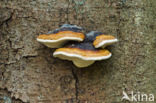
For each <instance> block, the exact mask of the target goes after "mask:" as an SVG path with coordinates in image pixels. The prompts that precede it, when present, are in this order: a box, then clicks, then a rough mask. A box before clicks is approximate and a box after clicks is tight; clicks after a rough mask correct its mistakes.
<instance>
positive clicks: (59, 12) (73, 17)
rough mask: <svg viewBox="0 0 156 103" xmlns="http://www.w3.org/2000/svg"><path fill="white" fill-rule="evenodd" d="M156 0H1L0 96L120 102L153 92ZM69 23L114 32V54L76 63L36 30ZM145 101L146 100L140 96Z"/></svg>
mask: <svg viewBox="0 0 156 103" xmlns="http://www.w3.org/2000/svg"><path fill="white" fill-rule="evenodd" d="M155 11H156V0H36V1H33V0H1V1H0V102H2V103H3V102H5V103H6V102H8V103H12V102H13V103H23V102H26V103H125V102H126V101H125V100H124V101H121V98H122V96H123V94H122V92H123V91H125V92H127V93H129V92H130V91H134V92H135V93H137V92H138V91H139V92H141V93H147V94H149V93H153V94H156V29H155V27H156V22H155V21H156V12H155ZM65 23H70V24H76V25H79V26H82V27H85V28H86V30H87V31H91V30H98V31H102V32H106V33H109V34H112V35H115V36H116V37H117V38H118V39H119V42H118V43H117V44H115V45H112V46H110V47H108V49H109V50H110V51H111V52H112V54H113V56H112V57H111V58H110V59H109V60H105V61H100V62H96V63H95V64H93V65H91V66H90V67H87V68H83V69H79V68H76V67H75V66H74V65H73V64H72V62H70V61H64V60H60V59H57V58H54V57H53V56H52V54H53V51H54V50H55V49H49V48H47V47H45V46H44V45H42V44H40V43H38V42H37V41H36V37H37V36H38V35H39V34H42V33H46V32H48V31H50V30H54V29H56V28H58V27H59V25H62V24H65ZM144 103H145V102H144Z"/></svg>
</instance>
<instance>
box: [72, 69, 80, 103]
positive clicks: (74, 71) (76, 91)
mask: <svg viewBox="0 0 156 103" xmlns="http://www.w3.org/2000/svg"><path fill="white" fill-rule="evenodd" d="M71 71H72V74H73V77H74V79H75V97H76V102H77V103H79V99H78V94H79V92H78V90H79V88H78V85H79V79H78V76H77V74H76V68H75V67H72V70H71Z"/></svg>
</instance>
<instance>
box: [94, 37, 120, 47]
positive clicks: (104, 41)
mask: <svg viewBox="0 0 156 103" xmlns="http://www.w3.org/2000/svg"><path fill="white" fill-rule="evenodd" d="M117 41H118V39H113V40H103V41H102V42H100V43H99V44H98V45H96V46H95V48H99V47H102V46H104V47H105V45H107V44H113V43H115V42H117Z"/></svg>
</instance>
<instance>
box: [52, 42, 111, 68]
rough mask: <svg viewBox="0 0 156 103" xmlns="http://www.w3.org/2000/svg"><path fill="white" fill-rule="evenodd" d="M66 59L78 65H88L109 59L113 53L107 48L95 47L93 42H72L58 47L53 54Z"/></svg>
mask: <svg viewBox="0 0 156 103" xmlns="http://www.w3.org/2000/svg"><path fill="white" fill-rule="evenodd" d="M53 56H54V57H58V58H61V59H65V60H71V61H72V62H73V63H74V64H75V65H76V66H77V67H80V68H82V67H87V66H89V65H91V64H93V63H94V62H95V61H99V60H104V59H108V58H110V57H111V53H110V52H109V51H108V50H105V49H95V48H94V47H93V45H92V43H91V42H82V43H72V44H70V45H67V46H65V47H63V48H59V49H56V51H55V52H54V54H53Z"/></svg>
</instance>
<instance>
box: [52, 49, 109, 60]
mask: <svg viewBox="0 0 156 103" xmlns="http://www.w3.org/2000/svg"><path fill="white" fill-rule="evenodd" d="M56 55H65V56H68V57H77V58H79V59H82V60H85V61H88V60H94V61H96V60H104V59H108V58H110V57H111V56H112V54H111V53H110V54H109V55H107V56H100V57H84V56H81V55H78V54H70V53H66V52H61V51H59V52H54V54H53V56H56Z"/></svg>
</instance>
